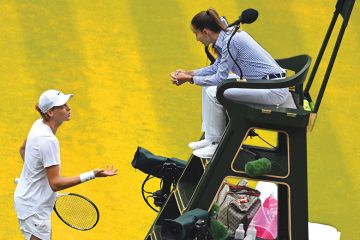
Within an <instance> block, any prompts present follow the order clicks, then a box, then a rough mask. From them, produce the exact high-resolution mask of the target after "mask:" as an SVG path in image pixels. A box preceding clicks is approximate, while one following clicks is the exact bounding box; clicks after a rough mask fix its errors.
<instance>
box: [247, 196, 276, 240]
mask: <svg viewBox="0 0 360 240" xmlns="http://www.w3.org/2000/svg"><path fill="white" fill-rule="evenodd" d="M251 223H254V224H255V228H256V237H259V238H261V239H266V240H274V239H276V238H277V230H278V201H277V199H275V198H274V197H273V196H272V195H270V196H269V197H268V198H266V199H265V201H264V203H263V205H262V206H261V207H260V208H259V210H258V211H257V212H256V214H255V216H254V218H253V219H252V220H251Z"/></svg>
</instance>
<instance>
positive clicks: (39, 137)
mask: <svg viewBox="0 0 360 240" xmlns="http://www.w3.org/2000/svg"><path fill="white" fill-rule="evenodd" d="M53 165H60V146H59V141H58V139H57V138H56V136H55V135H54V134H53V132H52V131H51V129H50V127H49V126H48V125H46V124H44V122H43V120H42V119H38V120H36V121H35V122H34V124H33V126H32V127H31V130H30V132H29V135H28V137H27V140H26V148H25V159H24V166H23V169H22V172H21V177H20V181H19V183H18V184H17V186H16V190H15V194H14V203H15V204H14V205H15V210H16V213H17V217H18V218H19V219H21V220H24V219H26V218H27V217H29V216H31V215H33V214H38V215H39V217H40V218H41V219H50V216H51V211H52V208H53V206H54V204H55V200H56V193H55V192H53V191H52V190H51V188H50V185H49V181H48V178H47V175H46V169H45V168H46V167H50V166H53Z"/></svg>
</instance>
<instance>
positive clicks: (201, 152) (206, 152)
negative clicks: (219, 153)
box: [193, 143, 219, 158]
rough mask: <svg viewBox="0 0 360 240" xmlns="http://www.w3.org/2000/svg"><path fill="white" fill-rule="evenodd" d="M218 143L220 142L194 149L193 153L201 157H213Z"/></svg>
mask: <svg viewBox="0 0 360 240" xmlns="http://www.w3.org/2000/svg"><path fill="white" fill-rule="evenodd" d="M218 145H219V144H218V143H215V144H210V145H208V146H206V147H204V148H200V149H197V150H194V151H193V155H195V156H197V157H199V158H212V156H213V155H214V153H215V150H216V148H217V147H218Z"/></svg>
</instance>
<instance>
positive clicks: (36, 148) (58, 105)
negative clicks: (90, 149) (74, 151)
mask: <svg viewBox="0 0 360 240" xmlns="http://www.w3.org/2000/svg"><path fill="white" fill-rule="evenodd" d="M71 97H72V94H67V95H65V94H63V93H61V92H60V91H57V90H47V91H45V92H44V93H42V94H41V96H40V98H39V103H38V104H37V105H36V110H37V111H38V112H39V113H40V115H41V119H38V120H36V121H35V122H34V124H33V126H32V128H31V129H30V132H29V134H28V137H27V139H26V140H25V142H24V144H23V145H22V146H21V148H20V155H21V157H22V158H23V160H24V166H23V169H22V172H21V177H20V180H19V182H18V185H17V187H16V190H15V194H14V202H15V210H16V214H17V217H18V219H19V225H20V230H21V232H22V233H23V235H24V237H25V239H26V240H29V239H30V240H38V239H41V240H50V239H51V222H50V217H51V211H52V209H53V206H54V203H55V200H56V193H55V192H56V191H59V190H63V189H65V188H69V187H72V186H75V185H77V184H80V183H83V182H86V181H89V180H91V179H94V178H96V177H109V176H115V175H117V171H118V170H117V169H114V167H111V168H108V167H107V168H106V169H95V170H92V171H89V172H85V173H82V174H80V175H79V176H74V177H62V176H61V175H60V146H59V141H58V139H57V138H56V136H55V134H56V131H57V130H58V128H59V127H60V126H61V124H62V123H63V122H64V121H69V120H70V117H71V115H70V110H71V108H70V105H69V104H68V103H67V102H68V100H69V99H70V98H71Z"/></svg>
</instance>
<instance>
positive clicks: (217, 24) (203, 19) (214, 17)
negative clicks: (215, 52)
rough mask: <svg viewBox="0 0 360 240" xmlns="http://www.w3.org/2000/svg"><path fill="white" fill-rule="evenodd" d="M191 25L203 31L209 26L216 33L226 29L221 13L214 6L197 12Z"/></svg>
mask: <svg viewBox="0 0 360 240" xmlns="http://www.w3.org/2000/svg"><path fill="white" fill-rule="evenodd" d="M191 25H192V26H193V28H195V29H196V30H200V31H202V30H204V28H207V29H209V30H211V31H213V32H216V33H219V32H220V31H221V30H225V29H226V26H225V24H224V23H223V22H221V20H220V17H219V14H218V13H217V12H216V11H215V10H214V9H212V8H210V9H208V10H206V11H201V12H199V13H198V14H196V15H195V16H194V17H193V19H192V20H191Z"/></svg>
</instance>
